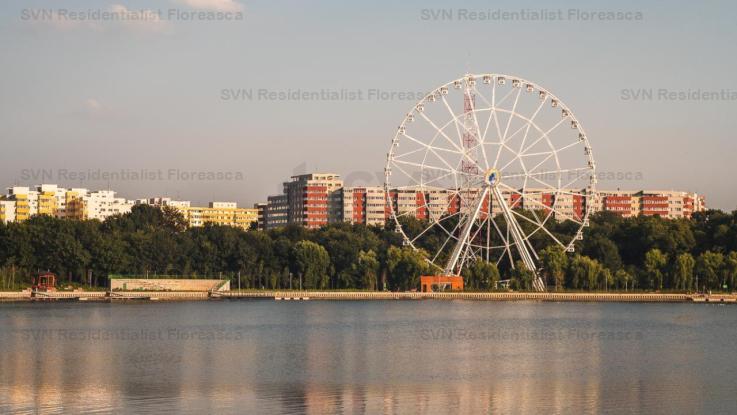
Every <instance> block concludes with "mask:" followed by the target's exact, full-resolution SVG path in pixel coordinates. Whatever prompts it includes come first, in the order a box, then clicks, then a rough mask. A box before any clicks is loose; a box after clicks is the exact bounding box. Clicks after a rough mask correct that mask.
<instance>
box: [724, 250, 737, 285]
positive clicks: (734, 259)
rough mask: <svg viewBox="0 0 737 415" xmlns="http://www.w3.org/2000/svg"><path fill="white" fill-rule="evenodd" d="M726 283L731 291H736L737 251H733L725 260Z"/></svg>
mask: <svg viewBox="0 0 737 415" xmlns="http://www.w3.org/2000/svg"><path fill="white" fill-rule="evenodd" d="M724 267H725V274H726V284H727V286H728V288H729V290H730V291H734V289H735V284H736V283H737V251H732V252H730V253H729V255H727V257H726V259H725V261H724Z"/></svg>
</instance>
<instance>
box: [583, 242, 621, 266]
mask: <svg viewBox="0 0 737 415" xmlns="http://www.w3.org/2000/svg"><path fill="white" fill-rule="evenodd" d="M584 242H585V247H584V249H583V254H584V255H586V256H588V257H590V258H595V259H597V260H598V261H599V262H600V263H601V264H602V265H603V266H604V267H606V268H609V269H610V270H612V271H616V270H618V269H619V268H621V267H622V258H621V257H620V255H619V248H617V245H616V244H615V243H614V242H613V241H612V240H611V239H609V238H607V237H606V236H603V235H595V236H593V237H592V238H591V239H590V241H588V242H586V240H584Z"/></svg>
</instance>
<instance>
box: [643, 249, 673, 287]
mask: <svg viewBox="0 0 737 415" xmlns="http://www.w3.org/2000/svg"><path fill="white" fill-rule="evenodd" d="M667 263H668V257H667V256H666V255H665V254H663V252H661V251H660V249H658V248H654V249H651V250H649V251H647V253H646V254H645V263H644V265H645V272H646V273H647V278H648V281H649V282H650V287H651V288H653V289H657V290H662V289H663V273H664V271H665V266H666V264H667Z"/></svg>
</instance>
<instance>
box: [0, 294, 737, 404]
mask: <svg viewBox="0 0 737 415" xmlns="http://www.w3.org/2000/svg"><path fill="white" fill-rule="evenodd" d="M6 412H15V413H39V412H40V413H84V412H116V413H119V412H135V413H161V412H182V413H214V412H218V413H235V412H238V413H314V414H322V413H366V414H375V413H384V414H393V413H439V414H444V413H449V412H457V413H492V412H493V413H509V412H514V413H520V412H522V413H540V412H544V413H565V414H567V413H630V412H640V413H668V414H670V413H707V412H708V413H737V307H734V306H718V305H696V304H583V303H582V304H573V303H565V304H554V303H534V302H518V303H497V302H467V301H454V302H440V301H435V302H433V301H387V302H378V301H376V302H317V301H311V302H310V301H308V302H274V301H220V302H214V301H213V302H181V303H137V304H79V303H66V304H30V303H13V304H9V303H5V304H0V413H6Z"/></svg>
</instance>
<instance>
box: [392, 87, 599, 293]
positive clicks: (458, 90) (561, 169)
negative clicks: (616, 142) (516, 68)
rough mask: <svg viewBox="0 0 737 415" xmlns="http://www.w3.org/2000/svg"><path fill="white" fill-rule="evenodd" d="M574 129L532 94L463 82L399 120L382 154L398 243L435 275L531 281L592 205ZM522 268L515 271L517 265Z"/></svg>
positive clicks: (567, 114) (591, 177)
mask: <svg viewBox="0 0 737 415" xmlns="http://www.w3.org/2000/svg"><path fill="white" fill-rule="evenodd" d="M595 168H596V165H595V162H594V158H593V154H592V151H591V146H590V144H589V140H588V138H587V136H586V133H585V132H584V130H583V127H582V126H581V123H580V122H579V121H578V120H577V119H576V117H575V116H574V115H573V112H572V111H571V110H570V108H568V107H567V106H566V105H565V104H564V103H563V102H562V101H561V100H560V99H558V98H557V97H556V96H555V95H553V94H551V93H550V92H549V91H547V90H546V89H544V88H542V87H540V86H539V85H537V84H535V83H532V82H529V81H526V80H524V79H521V78H519V77H514V76H508V75H501V74H478V75H471V74H468V75H466V76H464V77H463V78H460V79H456V80H454V81H451V82H449V83H447V84H445V85H442V86H440V87H438V88H436V89H434V90H433V91H432V92H431V93H429V94H428V95H427V96H425V97H424V98H423V99H422V100H421V101H419V102H418V103H417V104H416V105H415V106H414V108H412V110H411V111H410V112H409V113H407V114H406V116H405V117H404V120H403V121H402V123H401V124H400V125H399V128H398V130H397V132H396V135H395V136H394V138H393V139H392V144H391V147H390V149H389V152H388V154H387V163H386V169H385V191H386V194H387V195H388V196H387V205H388V207H389V209H390V212H391V216H392V218H393V219H394V222H395V229H396V231H397V232H399V233H401V234H402V237H403V240H404V244H405V245H408V246H411V247H413V248H414V249H423V250H425V251H426V252H427V254H428V261H429V262H430V263H431V264H432V265H433V266H434V268H435V269H436V271H437V272H442V273H443V275H460V272H461V270H462V269H463V267H464V266H465V265H467V264H469V263H470V262H471V261H479V260H484V261H491V262H495V263H496V264H497V265H499V264H500V263H501V262H502V261H508V264H509V266H510V267H511V268H514V267H516V266H520V264H521V265H522V266H524V267H525V268H527V269H528V270H530V271H533V272H534V273H535V275H536V277H535V278H534V280H533V281H534V282H533V287H534V288H535V289H536V290H540V291H542V290H545V283H544V282H543V281H542V279H541V278H540V277H539V273H538V270H539V268H538V266H537V264H538V263H539V260H540V258H539V256H538V250H539V249H540V247H543V246H548V245H551V244H554V245H557V246H560V247H561V248H562V249H564V250H565V251H567V252H573V251H574V245H575V243H576V241H577V240H580V239H582V238H583V233H582V231H583V228H584V227H585V226H588V221H589V213H590V212H591V210H592V208H593V204H594V199H595V185H596V174H595ZM520 261H521V262H520Z"/></svg>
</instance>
